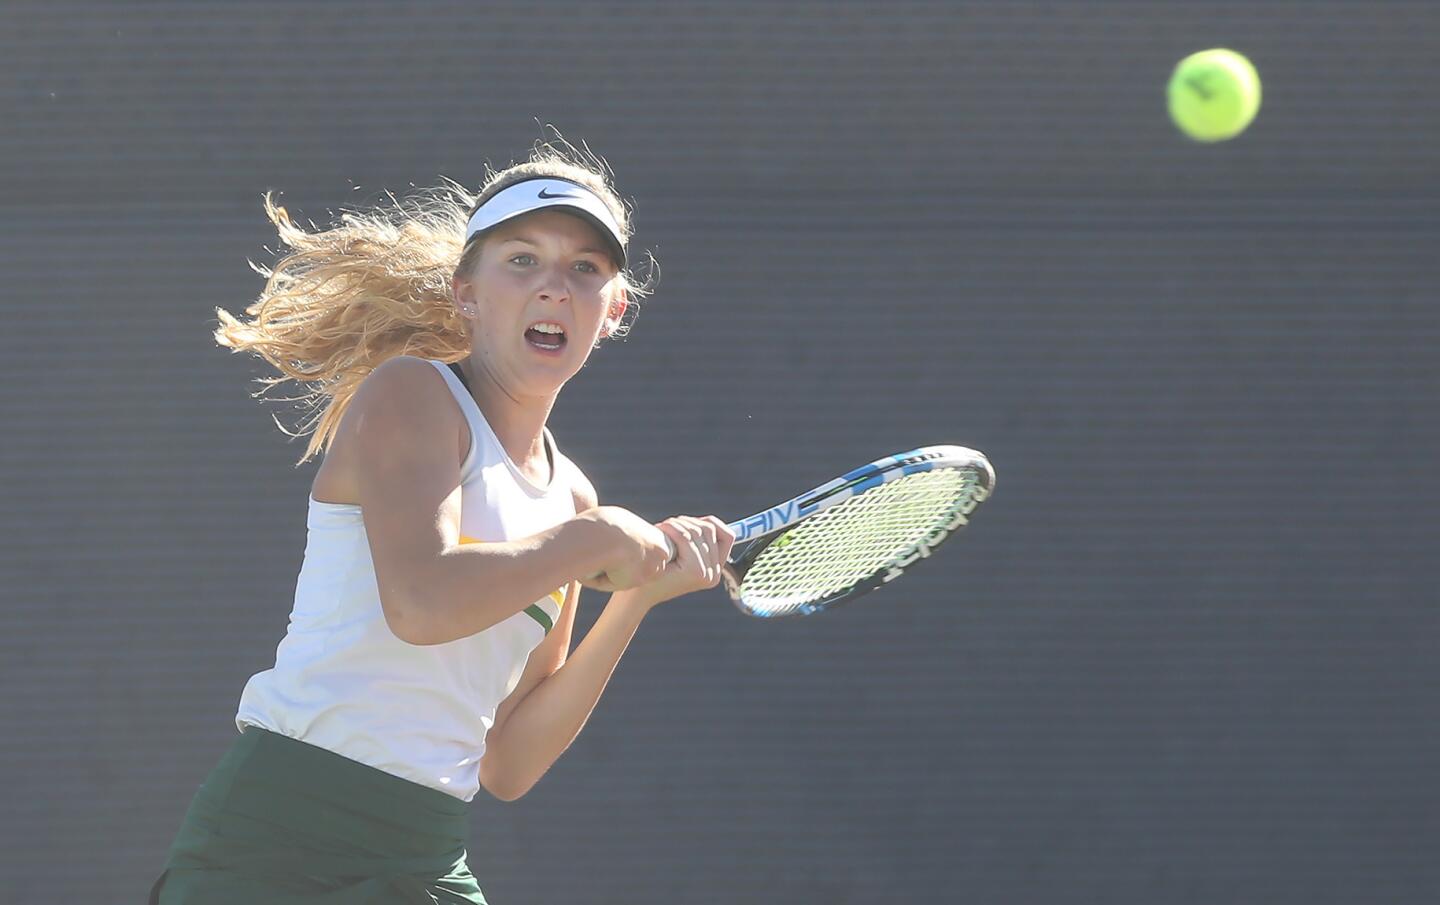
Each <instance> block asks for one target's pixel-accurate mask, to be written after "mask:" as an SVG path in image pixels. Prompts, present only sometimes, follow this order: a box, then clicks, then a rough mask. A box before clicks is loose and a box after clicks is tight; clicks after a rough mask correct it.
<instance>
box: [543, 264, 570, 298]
mask: <svg viewBox="0 0 1440 905" xmlns="http://www.w3.org/2000/svg"><path fill="white" fill-rule="evenodd" d="M538 295H539V297H540V300H541V301H542V302H563V301H569V300H570V281H569V278H568V274H567V272H566V271H565V269H564V268H558V267H551V268H547V269H546V271H545V274H544V277H543V278H542V279H541V281H540V287H539V290H538Z"/></svg>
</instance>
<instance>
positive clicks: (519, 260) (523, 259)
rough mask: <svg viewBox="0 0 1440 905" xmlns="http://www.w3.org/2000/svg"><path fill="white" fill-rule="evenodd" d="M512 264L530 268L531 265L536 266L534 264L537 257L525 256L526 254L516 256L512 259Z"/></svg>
mask: <svg viewBox="0 0 1440 905" xmlns="http://www.w3.org/2000/svg"><path fill="white" fill-rule="evenodd" d="M510 263H511V264H520V265H522V266H525V267H528V266H530V265H531V264H534V263H535V256H534V255H524V254H521V255H516V256H515V257H513V258H511V259H510Z"/></svg>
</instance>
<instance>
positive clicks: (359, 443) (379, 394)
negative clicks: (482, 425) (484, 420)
mask: <svg viewBox="0 0 1440 905" xmlns="http://www.w3.org/2000/svg"><path fill="white" fill-rule="evenodd" d="M464 428H465V424H464V415H462V414H461V412H460V409H459V406H457V405H456V404H455V400H454V399H453V398H452V397H451V394H450V391H449V389H448V387H447V386H446V384H445V378H444V376H443V375H441V374H440V373H439V372H438V371H437V370H436V369H435V367H434V365H432V364H430V363H429V362H427V361H425V360H424V359H421V358H415V357H413V356H409V355H401V356H397V357H395V358H392V359H390V360H388V361H386V362H384V363H383V364H381V365H380V366H379V367H377V368H376V369H375V370H374V371H372V372H371V373H370V374H368V375H367V376H366V377H365V379H364V380H362V381H361V382H360V385H359V386H358V387H356V389H355V395H354V397H353V398H352V399H351V400H350V404H349V405H348V406H347V407H346V410H345V416H344V418H342V419H341V421H340V427H339V429H338V430H337V431H336V434H335V440H334V442H333V443H331V445H330V449H329V450H328V451H327V452H326V454H325V460H324V462H323V463H322V464H321V467H320V470H319V471H318V472H317V473H316V475H315V483H314V487H313V488H312V492H313V493H314V495H315V498H316V499H318V500H326V501H330V502H347V503H357V502H359V497H360V495H361V489H360V484H361V472H362V470H363V466H362V463H363V462H364V461H365V460H367V459H368V460H371V461H373V460H374V459H375V457H377V456H379V457H380V458H382V459H384V458H388V457H389V455H390V454H393V453H399V454H401V455H404V454H405V451H406V450H407V448H411V449H413V448H414V447H416V446H420V447H430V448H431V449H433V450H434V451H435V453H437V454H438V453H443V455H444V456H445V458H446V459H449V458H455V464H456V468H457V469H458V465H459V458H457V456H458V457H463V455H464V448H465V433H464ZM452 439H453V441H454V442H453V443H451V442H449V441H450V440H452ZM452 446H453V447H454V449H452V448H451V447H452Z"/></svg>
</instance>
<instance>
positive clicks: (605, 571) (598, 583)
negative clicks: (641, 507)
mask: <svg viewBox="0 0 1440 905" xmlns="http://www.w3.org/2000/svg"><path fill="white" fill-rule="evenodd" d="M575 518H576V520H578V521H586V522H590V523H592V524H593V525H594V526H595V527H596V528H598V529H600V537H601V546H603V547H604V549H605V553H604V558H603V559H602V561H601V569H600V571H599V572H598V573H596V574H594V575H591V576H588V577H586V578H582V579H581V581H580V583H581V584H583V585H584V586H585V587H587V588H593V589H594V590H597V591H612V592H613V591H622V590H625V589H627V588H634V587H638V586H639V585H643V584H648V583H649V582H651V581H654V580H655V579H656V578H657V577H659V576H660V575H661V573H662V572H664V571H665V564H666V563H667V562H668V561H669V559H670V545H669V544H667V543H666V540H665V534H664V533H663V532H662V531H661V530H660V529H659V528H657V527H656V526H655V525H652V524H650V523H649V522H647V521H646V520H645V519H643V518H641V517H640V516H638V515H636V514H635V513H633V512H631V511H630V510H628V509H622V508H620V507H619V506H597V507H595V508H594V509H587V510H585V511H584V512H582V513H580V514H579V515H577V516H575Z"/></svg>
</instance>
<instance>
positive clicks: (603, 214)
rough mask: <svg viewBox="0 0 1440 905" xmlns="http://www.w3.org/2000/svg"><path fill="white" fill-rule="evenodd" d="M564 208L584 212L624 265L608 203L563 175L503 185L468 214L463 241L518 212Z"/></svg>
mask: <svg viewBox="0 0 1440 905" xmlns="http://www.w3.org/2000/svg"><path fill="white" fill-rule="evenodd" d="M551 207H559V208H568V209H570V210H572V211H575V212H577V213H580V214H582V215H584V216H585V219H587V220H589V221H590V222H591V223H593V224H594V225H595V226H596V227H597V228H598V229H599V230H600V232H601V233H603V234H605V235H606V238H608V239H609V240H610V242H611V244H612V245H613V246H614V248H613V249H612V250H613V251H614V252H615V255H616V257H617V258H618V260H619V262H620V266H621V267H624V266H625V242H624V239H623V238H622V236H621V233H620V224H619V223H618V222H616V220H615V215H614V214H612V213H611V212H610V208H609V206H607V205H606V204H605V202H604V201H602V200H600V196H599V195H596V194H595V193H594V192H592V191H590V190H589V189H587V188H586V187H585V186H583V185H580V184H578V183H574V182H570V181H569V180H567V179H526V180H525V181H523V182H517V183H515V184H514V185H510V186H506V187H505V188H503V189H501V190H500V191H498V192H496V193H495V194H494V195H491V196H490V197H489V198H488V199H486V201H485V203H484V204H482V205H480V208H479V209H478V210H476V211H475V213H474V214H472V215H471V216H470V223H469V224H468V225H467V226H466V227H465V241H466V242H469V241H470V239H471V238H472V237H473V236H474V235H475V234H476V233H480V232H484V231H485V230H487V229H490V228H492V227H495V226H498V225H500V224H501V223H504V222H505V221H506V220H513V219H514V218H516V217H518V216H520V215H521V214H528V213H530V212H531V211H538V210H544V209H546V208H551Z"/></svg>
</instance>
